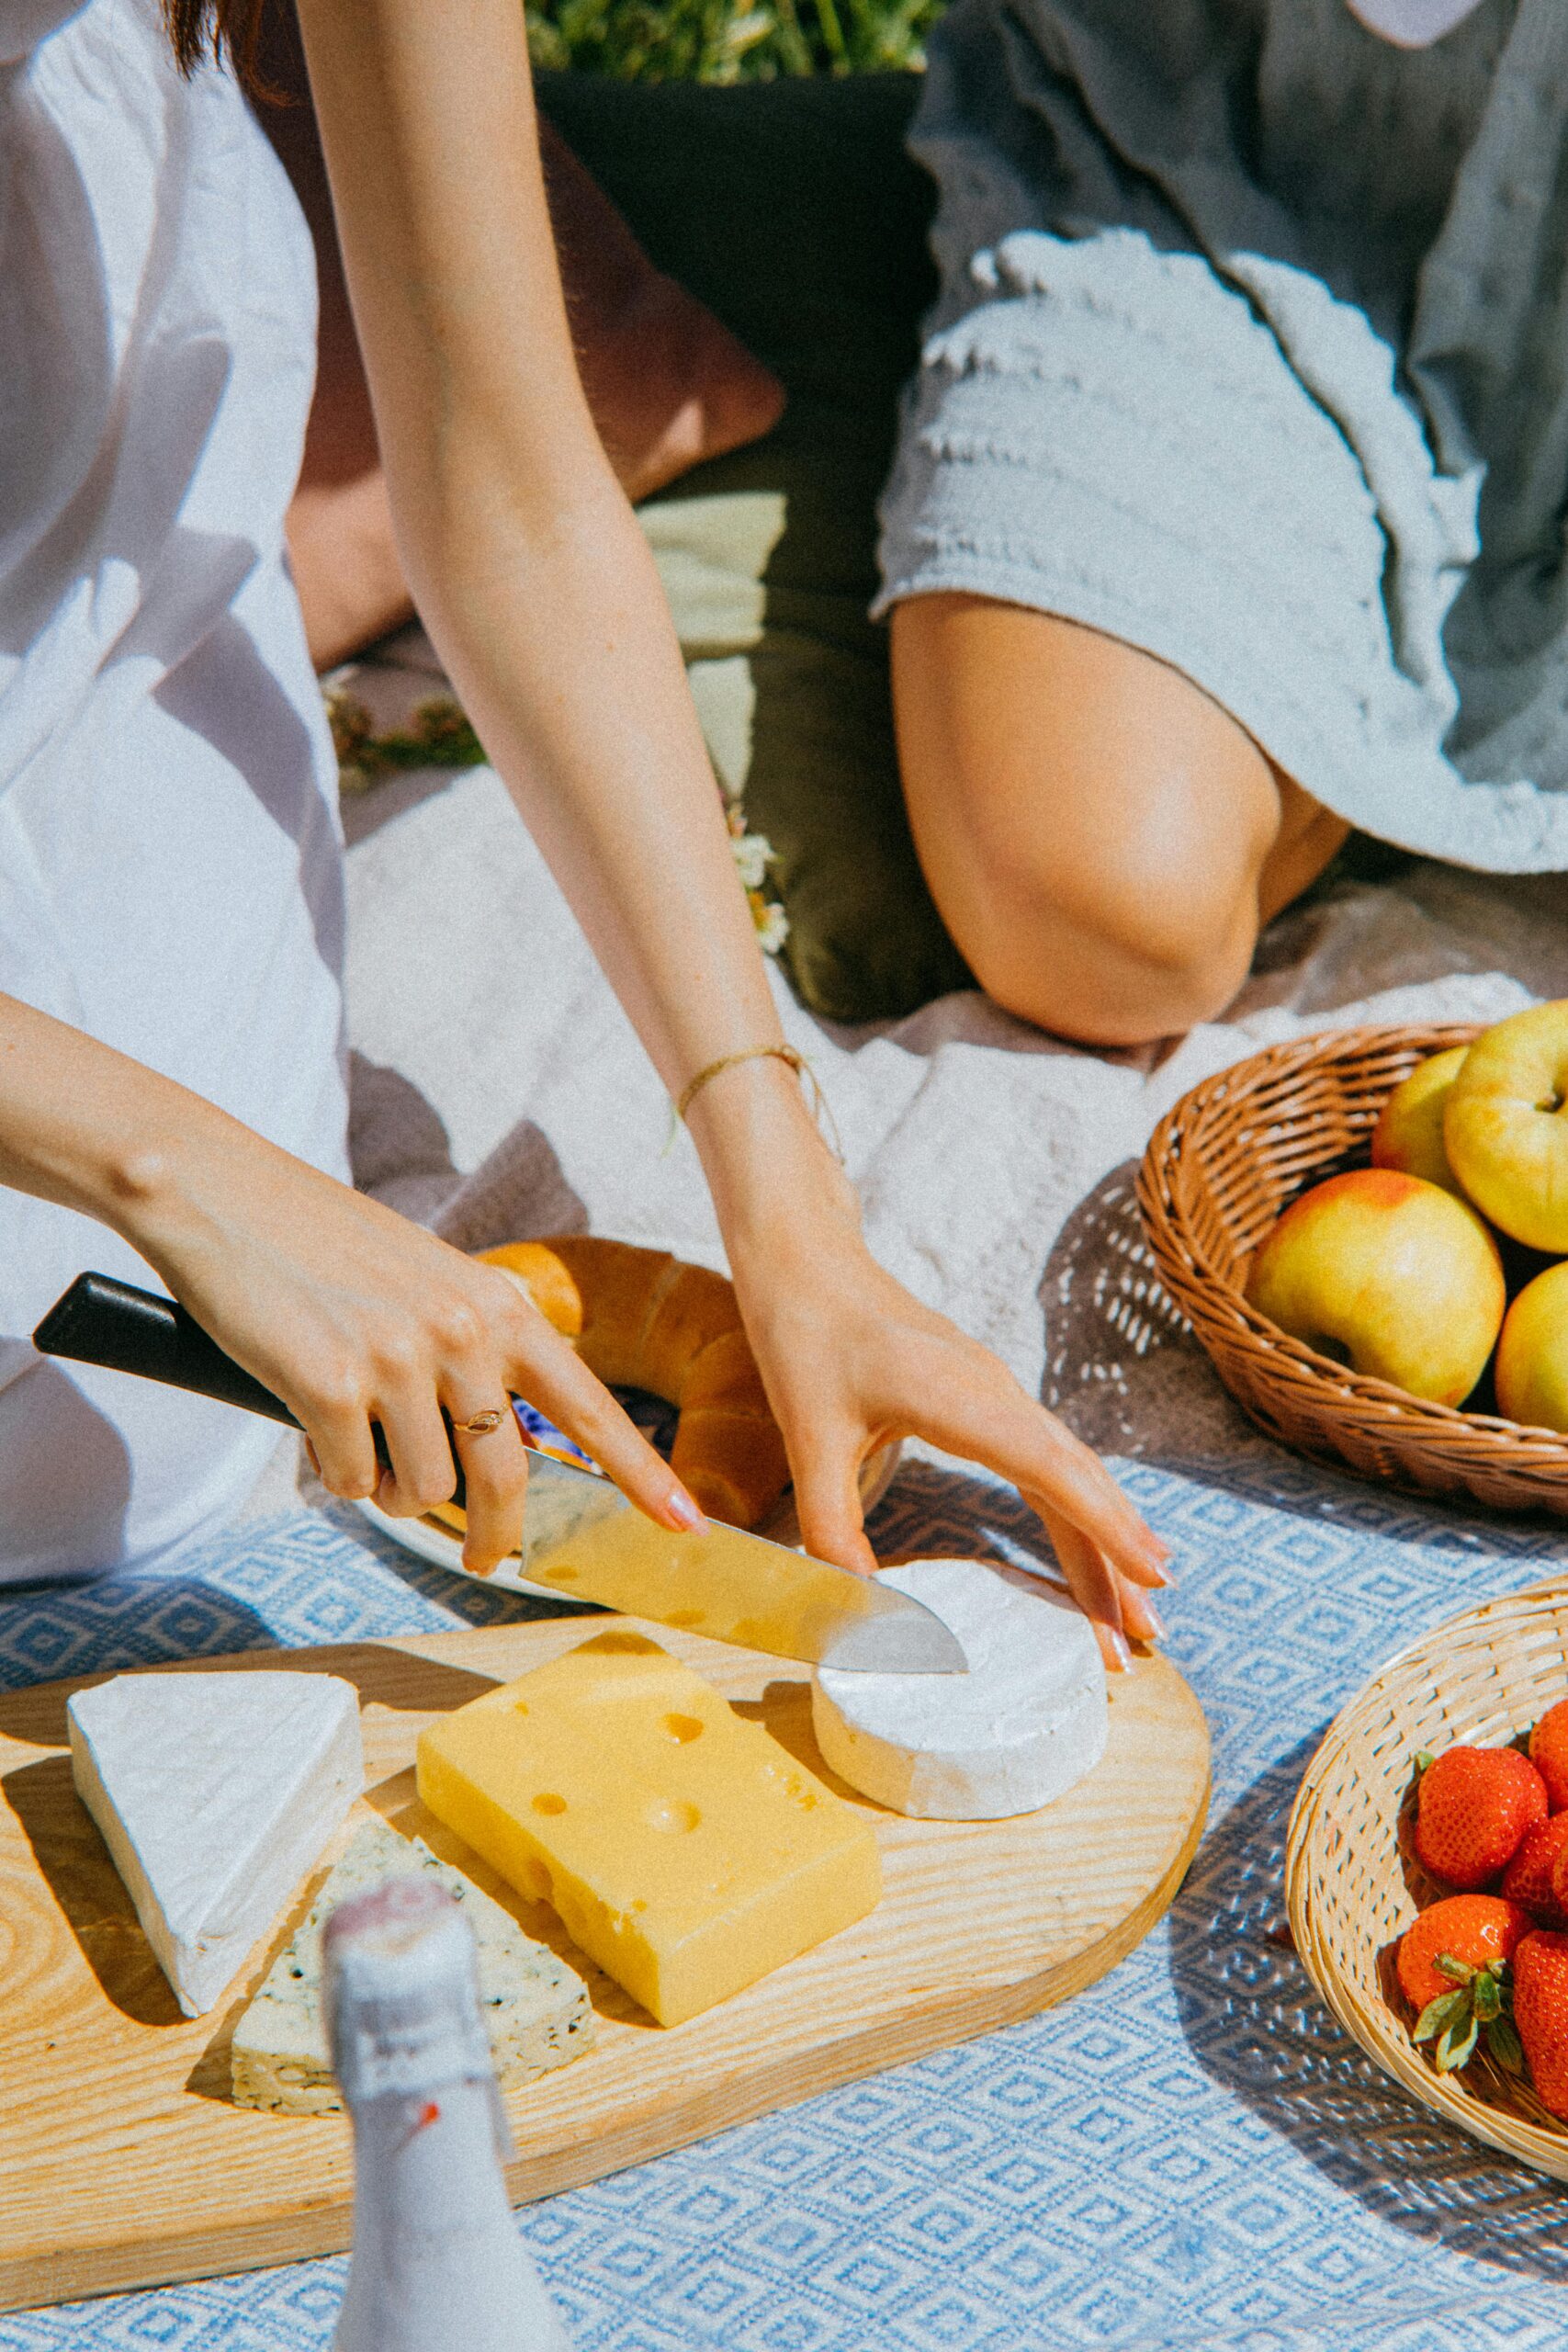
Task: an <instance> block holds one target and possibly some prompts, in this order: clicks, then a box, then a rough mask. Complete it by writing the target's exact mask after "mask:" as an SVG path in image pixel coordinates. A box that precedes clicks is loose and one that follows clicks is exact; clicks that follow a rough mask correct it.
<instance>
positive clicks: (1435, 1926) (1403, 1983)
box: [1395, 1894, 1535, 2011]
mask: <svg viewBox="0 0 1568 2352" xmlns="http://www.w3.org/2000/svg"><path fill="white" fill-rule="evenodd" d="M1534 1925H1535V1921H1534V1920H1533V1919H1532V1918H1531V1917H1530V1916H1529V1912H1528V1911H1526V1910H1524V1909H1523V1908H1522V1907H1521V1906H1520V1905H1518V1904H1517V1903H1509V1902H1506V1901H1504V1900H1503V1899H1501V1898H1500V1897H1499V1896H1497V1895H1495V1894H1450V1895H1449V1896H1447V1897H1446V1898H1445V1900H1444V1901H1443V1902H1441V1903H1434V1904H1431V1905H1428V1907H1427V1909H1426V1910H1425V1911H1423V1912H1422V1914H1421V1916H1420V1917H1419V1918H1418V1919H1417V1920H1416V1921H1415V1922H1414V1924H1413V1925H1412V1926H1410V1927H1408V1928H1406V1929H1405V1930H1404V1934H1403V1935H1402V1936H1401V1938H1400V1939H1399V1957H1398V1960H1397V1962H1396V1963H1395V1965H1396V1968H1397V1971H1398V1974H1399V1989H1400V1991H1401V1992H1402V1993H1403V1994H1404V1997H1405V1999H1406V2000H1407V2001H1408V2002H1409V2004H1410V2006H1411V2007H1412V2008H1413V2009H1415V2010H1416V2011H1420V2010H1422V2009H1424V2008H1425V2007H1426V2006H1427V2002H1428V2001H1436V2000H1438V1999H1440V1998H1441V1996H1443V1995H1444V1994H1445V1993H1451V1992H1452V1991H1453V1988H1454V1986H1455V1985H1456V1984H1460V1983H1462V1982H1463V1981H1464V1979H1463V1978H1461V1977H1458V1976H1456V1975H1455V1974H1454V1973H1453V1971H1452V1970H1451V1969H1448V1968H1439V1967H1438V1964H1437V1963H1438V1960H1439V1959H1443V1960H1449V1961H1452V1962H1456V1963H1457V1964H1458V1965H1459V1966H1460V1967H1461V1968H1463V1969H1465V1970H1467V1971H1468V1970H1472V1969H1477V1968H1491V1967H1493V1966H1494V1965H1495V1963H1496V1962H1498V1961H1500V1960H1512V1958H1513V1956H1514V1946H1515V1945H1516V1944H1517V1942H1518V1940H1519V1938H1520V1937H1521V1936H1528V1935H1529V1932H1530V1929H1531V1928H1533V1927H1534Z"/></svg>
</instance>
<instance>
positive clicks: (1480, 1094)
mask: <svg viewBox="0 0 1568 2352" xmlns="http://www.w3.org/2000/svg"><path fill="white" fill-rule="evenodd" d="M1565 1104H1568V1000H1560V1001H1557V1002H1556V1003H1553V1004H1533V1005H1531V1006H1530V1008H1529V1011H1528V1012H1516V1013H1514V1014H1513V1015H1511V1017H1510V1018H1509V1019H1508V1020H1506V1021H1499V1022H1498V1023H1497V1025H1496V1027H1495V1029H1488V1030H1487V1031H1486V1033H1485V1035H1484V1036H1481V1037H1478V1038H1477V1039H1476V1041H1475V1043H1474V1045H1473V1046H1471V1048H1470V1050H1469V1052H1468V1053H1467V1054H1466V1055H1465V1057H1464V1064H1463V1067H1462V1068H1461V1070H1460V1072H1459V1075H1458V1077H1457V1078H1455V1080H1453V1083H1452V1084H1451V1086H1450V1089H1449V1093H1448V1102H1447V1105H1446V1107H1445V1109H1444V1112H1443V1142H1444V1146H1445V1148H1446V1149H1447V1151H1448V1156H1449V1163H1450V1166H1451V1168H1452V1169H1453V1171H1454V1174H1455V1175H1456V1176H1457V1177H1458V1178H1459V1181H1460V1182H1461V1185H1462V1186H1463V1188H1464V1191H1465V1192H1466V1193H1467V1194H1468V1195H1469V1197H1470V1199H1471V1200H1472V1201H1473V1202H1474V1204H1475V1205H1476V1207H1477V1208H1478V1209H1480V1210H1481V1211H1482V1212H1483V1215H1484V1216H1489V1217H1490V1218H1491V1220H1492V1222H1493V1224H1494V1225H1495V1226H1497V1227H1500V1229H1501V1230H1502V1231H1503V1232H1504V1233H1506V1234H1510V1235H1511V1236H1512V1237H1513V1238H1514V1239H1515V1240H1516V1241H1523V1242H1527V1243H1528V1244H1529V1247H1530V1248H1531V1249H1532V1250H1546V1251H1548V1252H1549V1253H1550V1254H1551V1256H1553V1257H1562V1256H1565V1255H1568V1110H1565V1108H1564V1105H1565Z"/></svg>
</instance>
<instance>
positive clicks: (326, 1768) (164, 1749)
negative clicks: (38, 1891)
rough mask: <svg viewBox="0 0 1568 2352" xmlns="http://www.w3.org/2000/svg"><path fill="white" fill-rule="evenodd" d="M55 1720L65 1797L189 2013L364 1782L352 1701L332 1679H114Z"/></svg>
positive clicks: (240, 1960)
mask: <svg viewBox="0 0 1568 2352" xmlns="http://www.w3.org/2000/svg"><path fill="white" fill-rule="evenodd" d="M66 1721H67V1723H68V1724H69V1726H70V1734H71V1765H72V1772H73V1777H74V1779H75V1782H76V1793H77V1794H78V1796H79V1797H80V1798H81V1800H82V1802H83V1804H85V1806H86V1808H87V1810H88V1812H89V1813H90V1814H91V1815H92V1816H93V1819H94V1820H95V1821H96V1823H97V1825H98V1827H99V1829H100V1830H101V1831H102V1832H103V1838H104V1843H105V1845H106V1846H107V1848H108V1849H109V1852H110V1853H111V1854H112V1856H113V1857H114V1862H115V1867H116V1869H117V1870H118V1872H119V1874H120V1876H121V1878H122V1879H123V1880H124V1881H125V1883H126V1887H127V1889H128V1890H129V1892H130V1899H131V1901H132V1902H133V1903H134V1904H135V1905H136V1916H137V1917H138V1918H139V1919H140V1920H141V1925H142V1927H143V1928H144V1929H145V1931H146V1935H147V1940H148V1942H149V1943H150V1944H151V1945H152V1950H153V1951H154V1952H155V1953H156V1955H157V1958H158V1962H159V1964H160V1966H161V1967H162V1968H163V1971H164V1975H165V1976H166V1977H167V1978H168V1980H169V1983H170V1984H171V1985H173V1986H174V1989H175V1996H176V1997H177V1999H178V2001H179V2005H180V2007H181V2008H182V2009H183V2010H184V2011H185V2013H186V2017H190V2018H197V2017H201V2016H202V2015H203V2014H204V2013H205V2012H206V2011H207V2010H209V2009H210V2008H213V2007H215V2006H216V2005H217V2003H218V2002H219V2000H220V1998H221V1997H222V1996H223V1994H224V1992H225V1991H226V1989H227V1988H228V1986H229V1985H230V1984H231V1982H232V1981H233V1979H234V1977H235V1976H236V1975H237V1974H238V1973H239V1971H240V1969H241V1968H242V1967H243V1964H244V1962H245V1960H246V1957H247V1956H248V1954H249V1952H250V1951H251V1948H252V1946H253V1945H254V1943H255V1942H256V1940H257V1939H258V1938H259V1937H260V1936H262V1935H263V1934H265V1931H266V1929H267V1928H269V1927H270V1926H271V1925H272V1923H273V1921H274V1920H275V1919H276V1917H277V1915H278V1913H279V1912H280V1911H281V1910H282V1909H283V1907H284V1905H285V1904H286V1903H287V1902H288V1897H289V1896H290V1894H292V1893H293V1892H294V1889H295V1888H296V1887H297V1886H298V1885H299V1882H300V1880H301V1879H302V1878H304V1877H305V1876H306V1874H307V1872H308V1871H310V1867H311V1865H312V1863H314V1862H315V1861H316V1860H318V1859H319V1858H320V1855H321V1849H322V1848H323V1847H324V1846H325V1845H326V1843H327V1841H328V1839H329V1838H331V1837H332V1834H333V1830H334V1829H336V1828H337V1827H338V1826H339V1825H340V1823H341V1822H342V1821H343V1819H344V1815H346V1814H347V1812H348V1809H349V1807H350V1806H351V1805H352V1804H353V1803H354V1801H355V1798H356V1797H357V1796H358V1795H359V1793H360V1792H361V1790H362V1789H363V1788H364V1786H365V1759H364V1756H363V1753H362V1751H361V1748H360V1742H359V1699H358V1693H357V1692H356V1691H355V1689H354V1686H353V1684H352V1683H348V1682H344V1681H343V1680H341V1679H339V1677H338V1676H336V1675H334V1674H271V1673H266V1672H257V1673H251V1672H249V1671H246V1670H236V1671H234V1672H231V1673H228V1674H122V1675H118V1676H117V1677H116V1678H115V1679H114V1680H113V1681H112V1682H103V1683H100V1684H99V1685H98V1686H97V1688H96V1690H91V1691H77V1693H76V1695H75V1696H74V1698H73V1700H72V1701H71V1702H70V1704H69V1706H68V1707H67V1709H66Z"/></svg>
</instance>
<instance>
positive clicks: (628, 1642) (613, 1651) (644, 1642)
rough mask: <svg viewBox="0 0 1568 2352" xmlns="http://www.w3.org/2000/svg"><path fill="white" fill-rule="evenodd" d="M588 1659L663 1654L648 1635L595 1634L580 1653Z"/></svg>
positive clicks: (584, 1644)
mask: <svg viewBox="0 0 1568 2352" xmlns="http://www.w3.org/2000/svg"><path fill="white" fill-rule="evenodd" d="M579 1655H580V1656H583V1657H660V1656H662V1652H661V1651H660V1647H659V1644H658V1643H657V1642H650V1641H649V1638H648V1636H647V1634H595V1635H594V1636H593V1639H592V1641H591V1642H584V1643H583V1644H582V1645H581V1651H580V1653H579Z"/></svg>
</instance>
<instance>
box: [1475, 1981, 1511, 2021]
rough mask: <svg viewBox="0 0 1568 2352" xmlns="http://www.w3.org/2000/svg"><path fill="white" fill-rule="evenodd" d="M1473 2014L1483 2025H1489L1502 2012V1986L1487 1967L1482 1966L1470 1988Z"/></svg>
mask: <svg viewBox="0 0 1568 2352" xmlns="http://www.w3.org/2000/svg"><path fill="white" fill-rule="evenodd" d="M1471 1997H1472V2000H1473V2002H1474V2004H1475V2014H1476V2016H1477V2017H1478V2018H1480V2020H1481V2022H1482V2024H1483V2025H1490V2024H1491V2023H1492V2021H1493V2019H1494V2018H1498V2017H1501V2015H1502V2013H1503V1988H1502V1986H1501V1985H1499V1984H1498V1982H1497V1979H1496V1978H1495V1976H1494V1975H1493V1973H1492V1972H1491V1970H1490V1969H1489V1968H1483V1970H1482V1972H1481V1973H1480V1975H1479V1976H1478V1977H1477V1978H1476V1980H1475V1984H1474V1985H1473V1987H1472V1995H1471Z"/></svg>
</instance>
